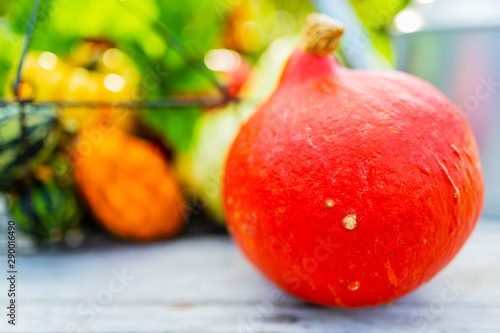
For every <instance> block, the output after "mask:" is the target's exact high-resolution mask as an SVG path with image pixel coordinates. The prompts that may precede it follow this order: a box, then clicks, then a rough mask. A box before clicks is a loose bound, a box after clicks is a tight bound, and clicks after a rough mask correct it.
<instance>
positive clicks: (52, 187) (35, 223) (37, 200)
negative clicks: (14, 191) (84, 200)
mask: <svg viewBox="0 0 500 333" xmlns="http://www.w3.org/2000/svg"><path fill="white" fill-rule="evenodd" d="M28 191H29V192H28ZM10 212H11V215H12V217H13V218H14V220H15V221H16V224H17V226H18V227H19V229H20V230H22V231H24V232H26V233H27V234H28V235H30V236H32V237H34V238H35V239H37V240H38V241H39V242H40V243H45V242H52V243H56V242H59V241H61V240H62V239H63V237H64V235H65V233H66V231H68V230H69V229H71V228H74V227H76V226H77V225H78V224H79V222H80V219H81V216H82V213H81V207H80V205H79V201H78V199H77V195H76V191H75V187H74V186H73V185H66V186H61V185H60V184H58V183H57V182H55V181H49V182H47V183H42V182H36V183H34V184H33V186H32V187H31V189H25V190H24V191H23V192H22V193H21V194H20V195H12V205H11V208H10Z"/></svg>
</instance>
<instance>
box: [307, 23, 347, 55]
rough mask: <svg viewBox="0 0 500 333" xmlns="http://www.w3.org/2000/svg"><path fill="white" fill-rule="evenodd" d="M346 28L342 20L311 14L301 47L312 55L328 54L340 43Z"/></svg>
mask: <svg viewBox="0 0 500 333" xmlns="http://www.w3.org/2000/svg"><path fill="white" fill-rule="evenodd" d="M344 30H345V27H344V25H343V24H342V23H341V22H339V21H337V20H335V19H333V18H331V17H330V16H328V15H325V14H320V13H312V14H309V15H307V17H306V24H305V26H304V28H303V29H302V35H301V37H300V41H299V48H300V49H301V50H302V51H305V52H307V53H309V54H312V55H318V56H327V55H329V54H330V53H332V52H333V51H335V49H336V48H337V46H338V45H339V43H340V38H341V37H342V34H343V33H344Z"/></svg>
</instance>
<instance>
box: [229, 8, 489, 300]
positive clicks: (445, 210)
mask: <svg viewBox="0 0 500 333" xmlns="http://www.w3.org/2000/svg"><path fill="white" fill-rule="evenodd" d="M343 30H344V28H343V27H342V26H341V24H340V23H339V22H337V21H335V20H333V19H331V18H329V17H327V16H325V15H322V14H312V15H311V16H309V18H308V21H307V24H306V27H305V29H304V32H303V35H302V40H301V43H300V48H299V49H297V50H296V51H295V52H294V53H293V54H292V56H291V57H290V59H289V61H288V64H287V66H286V68H285V71H284V73H283V76H282V79H281V83H280V84H279V86H278V88H277V90H276V91H275V93H274V94H273V95H272V96H271V97H270V99H269V100H268V101H267V102H265V103H264V104H263V105H262V106H261V107H260V108H259V110H258V111H257V112H256V113H255V114H254V115H253V116H252V117H251V118H250V119H249V120H248V122H247V123H246V124H245V125H244V126H243V127H242V128H241V131H240V133H239V135H238V137H237V138H236V140H235V142H234V143H233V146H232V148H231V150H230V153H229V156H228V159H227V164H226V169H225V175H224V192H225V193H224V204H225V210H226V218H227V220H228V224H229V228H230V230H231V233H232V235H233V237H234V239H235V240H236V242H237V243H238V245H239V246H240V247H241V249H242V250H243V252H244V253H245V255H246V256H247V257H248V258H249V259H250V261H251V262H252V263H253V264H254V265H255V266H256V267H257V268H258V269H259V270H260V271H262V272H263V273H264V274H265V275H266V276H267V277H268V278H269V279H270V280H271V281H273V282H274V283H275V284H277V285H278V286H280V287H281V288H283V289H284V290H286V291H288V292H289V293H291V294H293V295H295V296H297V297H300V298H302V299H304V300H307V301H310V302H314V303H318V304H324V305H336V306H343V307H359V306H368V305H372V306H374V305H378V304H380V303H384V302H391V301H392V300H394V299H396V298H398V297H400V296H402V295H404V294H407V293H409V292H411V291H412V290H414V289H416V288H417V287H418V286H420V285H421V284H423V283H425V282H426V281H429V280H430V279H431V278H432V277H433V276H435V275H436V274H437V273H438V272H439V271H440V270H441V269H442V268H443V267H445V266H446V265H447V264H448V263H449V262H450V260H451V259H452V258H453V257H454V256H455V255H456V254H457V252H458V251H459V250H460V248H461V247H462V245H463V244H464V243H465V241H466V240H467V238H468V237H469V235H470V234H471V232H472V230H473V228H474V226H475V224H476V221H477V219H478V217H479V215H480V211H481V208H482V205H483V195H484V185H483V178H482V174H481V168H480V162H479V157H478V151H477V147H476V144H475V141H474V138H473V136H472V133H471V131H470V129H469V127H468V125H467V123H466V121H465V120H464V118H463V117H462V116H461V114H460V112H459V110H458V109H457V108H456V107H455V106H454V105H453V104H452V103H451V102H450V101H449V100H448V99H446V98H445V97H444V96H443V95H442V94H441V93H440V92H439V91H438V90H437V89H435V88H434V87H433V86H431V85H430V84H429V83H427V82H425V81H423V80H421V79H419V78H416V77H414V76H411V75H409V74H405V73H401V72H397V71H366V70H350V69H346V68H342V67H341V66H340V65H339V63H338V62H337V60H336V59H335V58H334V56H333V55H332V54H331V52H332V51H333V50H334V49H335V47H336V46H337V44H338V42H339V39H340V36H341V35H342V32H343Z"/></svg>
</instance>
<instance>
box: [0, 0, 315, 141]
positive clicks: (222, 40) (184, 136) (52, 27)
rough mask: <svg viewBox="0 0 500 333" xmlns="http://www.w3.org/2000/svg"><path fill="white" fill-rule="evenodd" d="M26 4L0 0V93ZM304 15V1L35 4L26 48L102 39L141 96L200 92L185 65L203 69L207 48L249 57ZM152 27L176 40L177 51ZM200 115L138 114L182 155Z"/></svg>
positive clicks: (62, 51) (13, 62)
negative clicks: (133, 77) (124, 63)
mask: <svg viewBox="0 0 500 333" xmlns="http://www.w3.org/2000/svg"><path fill="white" fill-rule="evenodd" d="M32 5H33V0H16V1H14V0H2V1H0V50H2V52H0V96H5V92H6V89H10V83H11V82H9V81H12V78H13V72H14V69H15V67H16V66H17V64H18V57H19V52H20V48H21V43H22V37H23V35H24V32H25V29H26V26H27V23H28V18H29V16H30V12H31V9H32ZM310 10H311V5H310V2H309V1H304V0H289V1H283V0H268V1H262V0H184V1H182V2H179V1H165V0H124V1H120V0H85V1H81V0H41V2H40V7H39V14H38V18H37V22H36V26H35V30H34V33H33V37H32V41H31V45H30V49H31V50H40V51H49V52H52V53H54V54H56V55H58V56H59V57H61V58H62V59H65V58H66V57H68V55H70V54H71V53H72V52H75V50H76V49H77V46H78V45H79V43H80V42H81V41H82V40H85V39H90V40H105V41H109V42H110V43H111V44H112V45H114V46H115V47H117V48H118V49H120V50H122V51H123V52H125V53H126V54H127V55H128V56H129V57H130V58H132V59H133V61H134V62H135V63H136V65H137V67H138V68H139V70H141V72H142V73H141V76H142V78H143V80H142V82H141V86H142V95H141V98H144V99H154V98H160V97H165V96H179V95H199V94H206V93H209V92H210V91H213V89H214V87H213V84H212V83H211V81H210V80H209V79H208V78H207V76H206V75H203V74H201V73H200V71H199V70H196V69H194V68H193V66H191V65H190V63H189V62H190V61H193V59H194V61H198V62H199V65H201V66H203V56H204V55H205V54H206V52H207V51H208V50H210V49H214V48H221V47H225V48H234V49H237V47H236V46H238V44H242V45H244V44H245V43H251V46H252V47H249V48H242V49H241V50H239V51H240V52H243V53H246V54H247V55H248V56H250V58H251V59H256V58H257V57H258V55H259V54H260V52H261V51H263V50H264V49H265V47H266V46H267V45H268V44H269V43H270V42H271V41H272V40H273V39H275V38H277V37H280V36H281V35H285V34H289V33H291V32H296V31H297V30H299V29H300V25H301V24H302V21H303V16H305V14H307V12H308V11H310ZM159 25H163V26H165V27H166V28H167V30H168V31H169V32H170V33H171V34H172V35H174V36H175V37H176V38H177V39H178V40H180V41H182V45H184V47H185V51H184V52H179V50H178V49H177V48H176V47H175V45H174V44H173V43H172V42H171V40H169V39H168V38H165V31H162V29H160V28H159V27H158V26H159ZM159 30H160V31H159ZM235 31H236V32H238V33H237V34H233V32H235ZM235 39H236V41H235ZM244 46H245V45H244ZM247 46H248V45H247ZM170 111H172V112H170ZM200 112H201V109H196V108H190V109H185V108H182V109H179V110H172V109H168V110H167V109H165V110H157V109H156V110H154V111H152V110H149V111H147V112H142V113H141V115H142V118H143V120H144V122H145V123H147V125H151V127H153V128H154V129H156V130H158V131H160V132H161V134H162V135H164V136H165V137H166V139H167V140H168V141H169V143H170V144H171V145H172V146H173V147H174V149H181V150H182V149H184V148H185V147H187V146H188V143H189V140H190V135H191V133H192V130H193V128H194V122H195V120H196V119H197V116H198V115H199V114H200Z"/></svg>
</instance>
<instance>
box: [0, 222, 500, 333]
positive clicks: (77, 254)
mask: <svg viewBox="0 0 500 333" xmlns="http://www.w3.org/2000/svg"><path fill="white" fill-rule="evenodd" d="M2 253H5V252H4V251H3V250H2ZM3 258H5V255H4V256H3ZM1 263H2V266H4V265H3V264H4V259H2V261H1ZM18 265H19V266H18V267H19V281H18V290H19V297H18V303H19V308H18V325H16V326H15V327H12V326H11V325H8V324H7V323H6V321H7V320H6V315H5V314H4V312H6V310H5V305H6V302H5V301H6V290H7V284H6V281H5V279H1V281H0V294H1V295H2V298H1V299H2V302H1V307H0V308H1V309H2V310H0V318H1V319H0V332H26V333H27V332H29V333H35V332H102V333H104V332H312V331H314V332H339V333H340V332H384V333H387V332H394V333H396V332H398V333H400V332H435V333H438V332H439V333H442V332H453V333H457V332H460V333H464V332H495V333H498V332H500V221H492V220H486V219H483V220H481V221H480V223H479V225H478V227H477V228H476V230H475V232H474V234H473V236H472V237H471V239H470V240H469V242H468V243H467V245H466V246H465V247H464V249H463V250H462V251H461V252H460V254H459V255H458V257H457V258H456V259H455V260H454V261H453V262H452V263H451V264H450V265H449V266H448V267H447V268H446V269H445V270H444V271H443V272H442V273H440V274H439V275H438V276H437V277H436V278H435V279H434V280H432V282H430V283H428V284H427V285H425V286H423V287H422V288H420V289H419V290H418V291H416V292H414V293H412V294H410V295H408V296H406V297H404V298H403V299H401V300H398V301H396V302H394V303H393V304H392V305H390V306H382V307H379V308H367V309H361V310H355V311H353V310H345V309H335V308H321V307H315V306H312V305H308V304H304V303H301V302H299V301H297V300H295V299H293V298H291V297H287V296H281V297H278V296H280V293H279V291H278V290H277V289H275V288H274V287H273V286H272V285H270V284H269V283H268V282H267V281H265V280H264V279H263V278H262V277H261V276H260V275H259V274H258V273H257V272H256V271H255V270H254V269H253V268H252V267H251V266H250V265H249V264H248V263H247V262H246V260H245V259H244V258H243V257H242V255H241V254H240V253H239V252H238V250H237V249H236V248H235V246H234V244H233V243H232V242H231V240H230V239H229V238H228V237H227V236H225V235H220V236H217V235H215V236H214V235H211V236H196V237H193V236H191V237H187V236H185V237H183V238H179V239H176V240H172V241H166V242H162V243H156V244H146V245H143V244H142V245H135V244H115V245H113V246H108V247H98V248H90V249H88V248H86V249H83V250H76V251H73V252H70V253H52V254H35V255H31V256H22V257H20V258H19V264H18ZM122 270H124V271H125V273H126V274H127V275H129V277H128V279H125V280H124V281H122V282H119V281H118V280H116V278H115V275H116V274H121V272H122ZM132 277H133V279H132ZM453 283H458V284H459V285H460V286H462V287H461V289H458V290H453V288H451V289H450V287H449V284H453ZM445 290H447V291H445ZM450 292H452V293H453V292H454V293H455V294H456V299H454V300H452V301H450V299H449V298H450V295H451V294H450ZM443 293H445V294H446V297H443V296H442V295H443ZM276 298H278V300H277V301H276V300H275V299H276ZM96 300H97V301H96Z"/></svg>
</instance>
